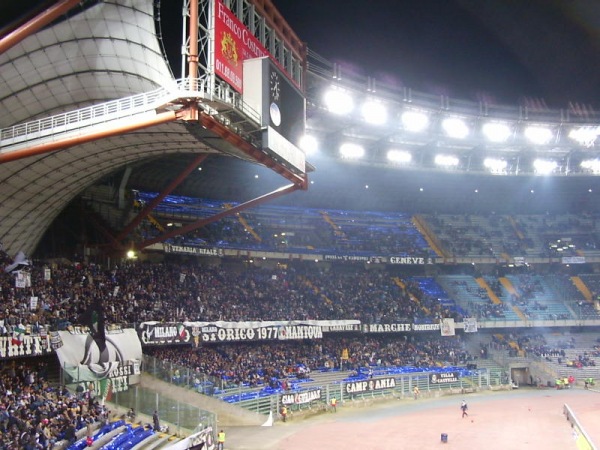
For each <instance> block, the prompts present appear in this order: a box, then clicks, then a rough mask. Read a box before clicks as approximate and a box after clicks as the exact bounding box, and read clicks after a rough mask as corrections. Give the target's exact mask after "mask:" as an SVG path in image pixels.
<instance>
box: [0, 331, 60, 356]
mask: <svg viewBox="0 0 600 450" xmlns="http://www.w3.org/2000/svg"><path fill="white" fill-rule="evenodd" d="M51 352H52V346H51V345H50V336H49V335H45V336H30V335H23V336H21V337H20V338H19V340H18V341H16V340H15V339H14V338H12V337H10V336H2V337H0V359H4V358H17V357H19V358H20V357H22V356H40V355H46V354H48V353H51Z"/></svg>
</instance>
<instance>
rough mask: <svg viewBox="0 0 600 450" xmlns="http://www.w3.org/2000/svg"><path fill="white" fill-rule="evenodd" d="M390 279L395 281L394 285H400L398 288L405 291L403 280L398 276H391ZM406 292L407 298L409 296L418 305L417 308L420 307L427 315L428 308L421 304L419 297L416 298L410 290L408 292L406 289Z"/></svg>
mask: <svg viewBox="0 0 600 450" xmlns="http://www.w3.org/2000/svg"><path fill="white" fill-rule="evenodd" d="M392 280H393V281H394V283H396V285H397V286H398V287H400V288H401V289H402V290H403V291H406V284H404V282H403V281H402V280H401V279H400V278H398V277H393V278H392ZM406 292H407V293H408V296H409V298H410V299H411V300H412V301H413V302H415V303H416V304H417V305H418V306H419V308H421V309H422V310H423V311H424V312H425V313H426V314H427V315H429V313H430V311H429V309H428V308H427V307H425V306H423V305H421V302H420V301H419V299H418V298H417V297H415V296H414V295H413V294H412V293H411V292H408V291H406Z"/></svg>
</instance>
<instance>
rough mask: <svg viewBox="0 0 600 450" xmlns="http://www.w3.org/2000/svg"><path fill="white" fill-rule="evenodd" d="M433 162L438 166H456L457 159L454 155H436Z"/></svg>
mask: <svg viewBox="0 0 600 450" xmlns="http://www.w3.org/2000/svg"><path fill="white" fill-rule="evenodd" d="M434 162H435V163H436V164H437V165H438V166H445V167H456V166H458V163H459V160H458V158H457V157H456V156H452V155H436V156H435V160H434Z"/></svg>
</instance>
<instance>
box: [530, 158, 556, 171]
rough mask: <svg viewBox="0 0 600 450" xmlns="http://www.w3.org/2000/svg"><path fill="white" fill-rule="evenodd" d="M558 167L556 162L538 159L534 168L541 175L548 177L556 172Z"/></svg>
mask: <svg viewBox="0 0 600 450" xmlns="http://www.w3.org/2000/svg"><path fill="white" fill-rule="evenodd" d="M556 167H558V164H557V163H556V161H552V160H549V159H539V158H538V159H536V160H535V161H533V168H534V169H535V172H536V173H538V174H540V175H548V174H550V173H552V172H553V171H554V169H556Z"/></svg>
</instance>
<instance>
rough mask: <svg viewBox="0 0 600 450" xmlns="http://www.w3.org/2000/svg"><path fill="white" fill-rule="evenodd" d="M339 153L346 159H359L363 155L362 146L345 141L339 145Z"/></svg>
mask: <svg viewBox="0 0 600 450" xmlns="http://www.w3.org/2000/svg"><path fill="white" fill-rule="evenodd" d="M340 155H341V156H342V158H346V159H359V158H362V157H363V156H364V155H365V149H364V147H363V146H361V145H358V144H353V143H351V142H347V143H345V144H342V145H340Z"/></svg>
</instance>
